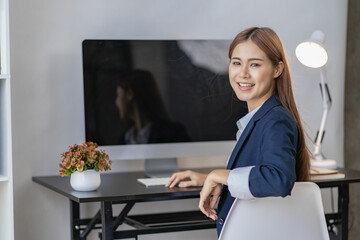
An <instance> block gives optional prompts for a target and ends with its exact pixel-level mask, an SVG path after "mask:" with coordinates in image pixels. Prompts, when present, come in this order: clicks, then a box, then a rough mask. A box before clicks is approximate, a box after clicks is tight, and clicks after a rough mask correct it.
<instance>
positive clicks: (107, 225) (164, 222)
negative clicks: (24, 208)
mask: <svg viewBox="0 0 360 240" xmlns="http://www.w3.org/2000/svg"><path fill="white" fill-rule="evenodd" d="M162 200H174V199H162ZM158 201H161V200H160V199H159V200H158ZM121 203H123V202H111V201H103V202H101V208H100V210H99V211H98V212H97V213H96V214H95V216H94V217H93V218H92V219H80V204H79V203H78V202H75V201H73V200H70V209H71V211H70V222H71V237H72V239H74V240H75V239H76V240H78V239H79V240H84V239H86V237H87V236H88V234H89V233H90V232H91V230H93V229H100V228H101V229H102V231H101V233H99V237H100V239H124V238H135V239H137V237H138V236H139V235H144V234H153V233H166V232H179V231H190V230H200V229H210V228H215V227H216V223H215V222H214V221H212V220H211V219H209V218H207V217H205V216H204V215H203V214H202V213H201V212H199V211H189V212H175V213H171V215H169V213H160V214H145V215H133V216H128V213H129V212H130V210H131V209H132V207H133V206H134V205H135V203H136V202H134V201H130V202H127V203H125V207H124V208H123V209H122V211H121V212H120V214H119V215H118V216H117V217H113V212H112V206H113V205H114V204H121ZM102 223H103V224H102ZM121 224H128V225H130V226H132V227H134V228H136V229H134V230H122V231H116V229H117V228H118V227H119V226H120V225H121ZM97 225H101V226H100V227H99V226H97ZM149 225H150V226H149ZM152 225H156V226H152ZM83 226H84V227H83Z"/></svg>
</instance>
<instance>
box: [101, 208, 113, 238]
mask: <svg viewBox="0 0 360 240" xmlns="http://www.w3.org/2000/svg"><path fill="white" fill-rule="evenodd" d="M101 223H102V240H113V239H114V236H113V231H114V230H113V228H114V223H113V212H112V203H111V202H109V201H105V202H101Z"/></svg>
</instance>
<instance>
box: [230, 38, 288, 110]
mask: <svg viewBox="0 0 360 240" xmlns="http://www.w3.org/2000/svg"><path fill="white" fill-rule="evenodd" d="M282 69H283V63H282V62H280V63H279V64H278V66H276V67H274V65H273V64H272V62H271V60H270V59H269V58H268V57H267V55H266V54H265V53H264V52H263V51H262V50H261V49H260V48H259V47H258V46H256V45H255V44H254V43H253V42H252V41H251V40H248V41H246V42H243V43H240V44H238V45H237V46H236V47H235V48H234V51H233V53H232V55H231V61H230V65H229V79H230V84H231V87H232V88H233V90H234V92H235V94H236V96H237V98H238V99H240V100H242V101H246V102H247V104H248V108H249V111H252V110H254V109H255V108H257V107H258V106H260V105H262V104H263V103H264V102H265V101H266V100H267V99H269V98H270V97H271V95H273V94H274V93H275V81H276V80H275V78H277V77H278V76H279V75H280V74H281V72H282Z"/></svg>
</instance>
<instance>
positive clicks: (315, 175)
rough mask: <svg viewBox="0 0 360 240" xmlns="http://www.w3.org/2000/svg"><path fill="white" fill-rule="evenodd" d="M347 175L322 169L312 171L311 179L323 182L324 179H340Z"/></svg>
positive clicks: (312, 169)
mask: <svg viewBox="0 0 360 240" xmlns="http://www.w3.org/2000/svg"><path fill="white" fill-rule="evenodd" d="M344 177H345V174H344V173H340V172H339V171H338V170H336V169H321V168H314V167H312V168H311V169H310V178H311V180H322V179H324V180H325V179H339V178H344Z"/></svg>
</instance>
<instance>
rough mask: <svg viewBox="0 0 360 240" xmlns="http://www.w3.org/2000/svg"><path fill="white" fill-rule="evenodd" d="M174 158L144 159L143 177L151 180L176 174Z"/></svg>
mask: <svg viewBox="0 0 360 240" xmlns="http://www.w3.org/2000/svg"><path fill="white" fill-rule="evenodd" d="M178 171H179V168H178V165H177V159H176V158H160V159H145V170H144V172H145V175H146V176H148V177H151V178H160V177H170V176H171V175H172V174H173V173H174V172H178Z"/></svg>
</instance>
